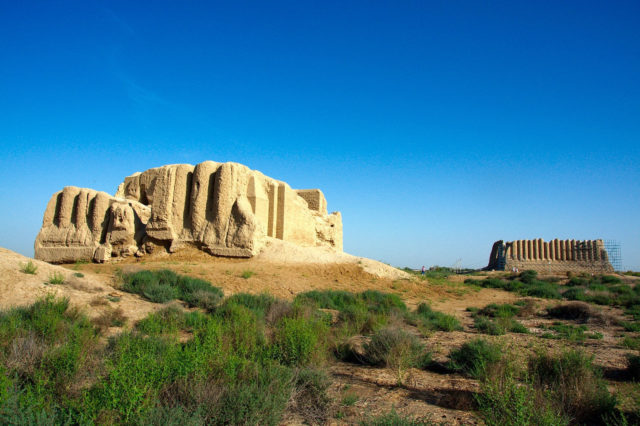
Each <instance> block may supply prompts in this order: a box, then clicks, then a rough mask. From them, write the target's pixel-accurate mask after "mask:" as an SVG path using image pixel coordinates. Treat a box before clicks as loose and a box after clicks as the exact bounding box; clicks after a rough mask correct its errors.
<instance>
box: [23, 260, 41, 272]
mask: <svg viewBox="0 0 640 426" xmlns="http://www.w3.org/2000/svg"><path fill="white" fill-rule="evenodd" d="M20 270H21V271H22V272H24V273H25V274H29V275H35V274H36V273H37V272H38V266H37V265H35V264H34V263H33V261H31V260H30V261H28V262H27V263H23V264H21V265H20Z"/></svg>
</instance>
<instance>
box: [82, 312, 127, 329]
mask: <svg viewBox="0 0 640 426" xmlns="http://www.w3.org/2000/svg"><path fill="white" fill-rule="evenodd" d="M91 322H92V323H93V325H95V326H96V327H97V328H99V329H100V331H102V332H104V331H105V330H107V329H108V328H109V327H122V326H123V325H124V324H125V323H126V322H127V317H126V315H125V314H124V311H123V310H122V308H107V309H105V310H104V312H102V314H100V315H99V316H97V317H95V318H94V319H93V320H91Z"/></svg>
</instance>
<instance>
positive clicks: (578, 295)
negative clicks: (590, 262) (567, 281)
mask: <svg viewBox="0 0 640 426" xmlns="http://www.w3.org/2000/svg"><path fill="white" fill-rule="evenodd" d="M562 297H564V298H565V299H567V300H582V301H584V300H587V299H588V298H589V296H587V294H586V293H585V292H584V289H583V288H578V287H574V288H570V289H569V290H567V291H565V292H564V293H562Z"/></svg>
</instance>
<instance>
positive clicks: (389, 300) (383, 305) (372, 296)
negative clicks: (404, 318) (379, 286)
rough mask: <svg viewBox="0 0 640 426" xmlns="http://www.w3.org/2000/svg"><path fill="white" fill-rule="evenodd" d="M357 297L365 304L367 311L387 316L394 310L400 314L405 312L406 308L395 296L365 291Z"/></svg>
mask: <svg viewBox="0 0 640 426" xmlns="http://www.w3.org/2000/svg"><path fill="white" fill-rule="evenodd" d="M359 297H360V298H361V299H362V300H363V301H364V302H365V303H366V304H367V306H368V307H369V309H371V310H373V311H375V312H377V313H384V314H388V313H390V312H391V311H394V310H395V311H400V312H404V311H406V310H407V306H406V305H405V304H404V302H403V301H402V299H401V298H400V297H399V296H398V295H396V294H391V293H382V292H380V291H377V290H367V291H364V292H362V293H360V294H359Z"/></svg>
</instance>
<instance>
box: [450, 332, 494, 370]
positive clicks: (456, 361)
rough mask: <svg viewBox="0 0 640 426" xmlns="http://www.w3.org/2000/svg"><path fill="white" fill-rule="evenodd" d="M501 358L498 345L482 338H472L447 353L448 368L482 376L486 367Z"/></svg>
mask: <svg viewBox="0 0 640 426" xmlns="http://www.w3.org/2000/svg"><path fill="white" fill-rule="evenodd" d="M501 358H502V355H501V348H500V346H498V345H496V344H493V343H489V342H487V341H486V340H484V339H474V340H471V341H469V342H467V343H465V344H463V345H462V346H461V347H460V348H458V349H455V350H453V351H452V352H451V354H449V364H448V366H449V368H450V369H452V370H455V371H460V372H462V373H465V374H468V375H469V376H471V377H475V378H482V377H484V376H485V374H486V372H487V369H488V368H490V367H491V366H492V365H494V364H496V363H497V362H499V361H500V359H501Z"/></svg>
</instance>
